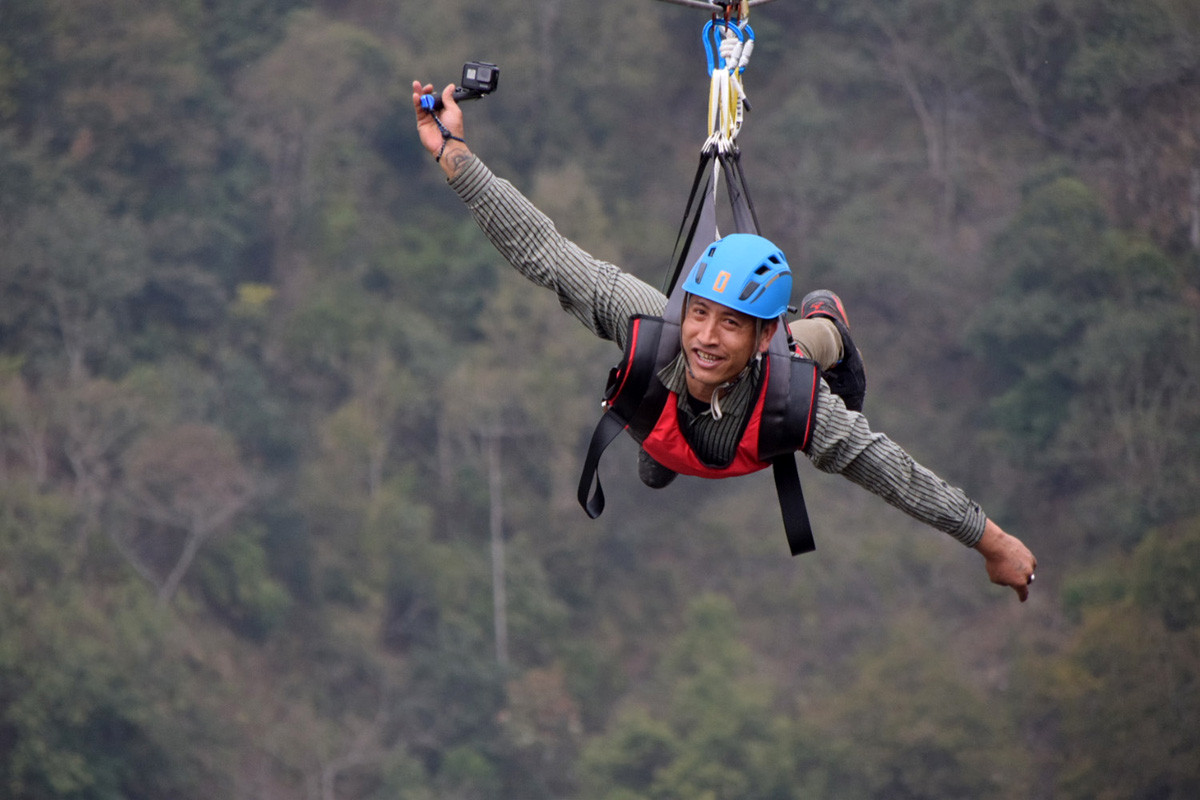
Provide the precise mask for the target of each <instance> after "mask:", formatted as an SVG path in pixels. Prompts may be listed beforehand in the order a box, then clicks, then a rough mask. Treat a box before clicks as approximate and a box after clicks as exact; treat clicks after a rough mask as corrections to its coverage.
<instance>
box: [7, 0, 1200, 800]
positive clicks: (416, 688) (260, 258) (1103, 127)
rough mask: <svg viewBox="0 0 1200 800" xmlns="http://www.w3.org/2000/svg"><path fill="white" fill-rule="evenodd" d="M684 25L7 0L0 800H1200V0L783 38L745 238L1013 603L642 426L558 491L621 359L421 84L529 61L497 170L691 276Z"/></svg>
mask: <svg viewBox="0 0 1200 800" xmlns="http://www.w3.org/2000/svg"><path fill="white" fill-rule="evenodd" d="M704 21H705V15H704V14H703V13H701V12H697V11H693V10H690V9H686V8H681V7H677V6H673V5H667V4H664V3H657V2H651V0H606V1H605V2H590V1H589V0H532V1H530V0H526V2H517V0H492V1H491V2H463V1H462V0H437V1H436V2H427V3H416V2H414V0H403V2H398V0H344V1H343V2H334V1H333V0H328V1H326V2H311V1H307V0H0V292H2V296H0V795H3V796H5V797H11V798H14V800H35V799H36V800H41V799H42V798H71V799H72V800H76V799H84V798H86V799H87V800H92V799H95V800H116V799H117V798H120V799H121V800H133V799H135V798H144V799H145V800H162V798H167V797H170V798H174V799H175V800H189V799H190V798H194V799H195V800H211V799H212V798H236V799H241V798H247V799H248V798H262V799H263V800H268V799H273V798H281V799H282V798H305V799H306V800H367V799H368V798H379V799H381V800H382V798H389V800H396V799H397V798H399V799H401V800H427V799H430V798H439V800H442V799H446V798H449V799H455V798H462V799H463V800H467V799H469V798H519V799H521V800H526V799H528V800H538V799H539V798H583V799H585V800H684V799H686V800H699V799H700V798H709V799H711V800H733V799H735V798H738V799H740V798H745V799H747V800H750V799H753V800H789V799H792V798H795V799H797V800H800V799H801V798H802V799H803V800H821V799H823V798H828V799H829V800H833V799H834V798H836V799H837V800H846V798H887V800H893V799H894V798H938V799H939V800H944V799H945V798H966V797H970V798H980V799H986V798H1011V797H1027V798H1080V800H1083V799H1084V798H1086V799H1087V800H1095V799H1096V798H1121V799H1122V800H1128V799H1129V798H1146V799H1147V800H1151V799H1152V800H1171V799H1173V798H1181V799H1182V798H1189V799H1190V798H1193V797H1196V796H1197V795H1198V794H1200V760H1198V759H1197V757H1196V754H1197V752H1200V735H1198V733H1197V731H1198V730H1200V728H1198V727H1197V724H1196V721H1197V720H1198V719H1200V459H1198V457H1197V453H1200V386H1198V379H1200V325H1198V312H1200V6H1198V5H1197V4H1196V3H1195V2H1194V1H1193V0H1142V2H1138V3H1129V2H1127V0H988V1H987V2H982V0H981V1H979V2H968V1H967V0H889V2H887V3H880V2H870V0H839V2H826V0H810V1H809V2H801V1H800V0H779V2H775V3H771V4H769V5H766V6H761V7H759V8H758V9H756V10H755V11H754V15H753V18H752V22H753V24H754V27H755V29H756V30H757V32H758V47H757V50H756V53H755V55H754V58H753V61H752V63H751V65H750V68H749V70H748V71H747V73H746V77H745V82H746V86H747V90H748V92H749V94H750V98H751V101H752V103H753V109H754V110H753V111H752V113H751V114H750V116H749V118H748V120H747V122H746V126H745V129H744V132H743V134H742V138H741V142H742V146H743V151H744V157H743V163H744V167H745V171H746V174H747V179H748V181H749V185H750V188H751V190H752V193H753V199H754V201H755V203H756V206H757V209H758V213H759V217H760V220H761V222H762V228H763V232H764V233H765V234H766V235H768V236H770V237H771V238H773V239H774V240H775V241H777V242H778V243H779V244H780V245H781V246H782V247H783V248H784V250H785V252H786V253H787V254H788V257H789V260H790V261H791V264H792V266H793V268H794V270H795V271H796V273H797V297H799V296H801V295H802V294H803V292H805V291H807V290H808V289H811V288H817V287H819V286H827V287H829V288H833V289H835V290H836V291H838V292H839V293H840V294H841V296H842V298H843V299H844V300H845V302H846V305H847V307H848V309H849V313H850V316H851V322H852V323H853V325H854V331H855V336H856V339H857V341H858V343H859V345H860V347H861V349H862V350H863V352H864V355H865V358H866V363H867V369H868V374H869V379H870V386H869V392H868V396H867V401H866V411H867V414H868V416H869V417H870V419H871V421H872V424H873V426H874V427H876V428H878V429H881V430H884V431H886V432H888V433H889V434H890V435H891V436H892V437H893V438H894V439H896V440H897V441H899V442H900V443H901V444H903V445H904V446H905V447H906V448H908V449H909V450H910V452H912V453H913V454H914V455H915V456H916V457H917V458H918V459H919V460H920V461H922V462H923V463H925V464H926V465H928V466H930V467H932V468H933V469H935V470H936V471H937V472H938V473H939V474H941V475H943V476H944V477H946V478H947V479H948V480H950V481H951V482H953V483H955V484H957V485H960V486H962V487H963V488H965V489H966V490H967V492H968V493H969V494H970V495H971V496H972V497H973V498H975V499H977V500H978V501H979V502H980V503H982V504H983V506H984V507H985V509H987V510H988V511H989V513H990V514H991V515H993V516H994V517H995V518H996V519H997V520H998V521H999V522H1000V523H1001V524H1002V525H1003V526H1004V527H1005V528H1006V529H1008V530H1009V531H1011V532H1012V533H1014V534H1016V535H1018V536H1020V537H1021V538H1022V539H1023V540H1024V541H1025V542H1026V543H1027V544H1029V546H1030V547H1031V548H1032V549H1033V550H1034V551H1035V552H1036V553H1037V555H1038V558H1039V562H1040V563H1039V568H1038V572H1037V575H1038V579H1037V583H1036V585H1035V587H1034V592H1033V596H1032V598H1031V599H1030V601H1029V602H1028V603H1026V604H1025V605H1021V604H1019V603H1018V602H1017V601H1016V598H1015V596H1014V595H1013V594H1012V593H1011V592H1010V591H1008V590H1004V589H1000V588H998V587H995V586H992V585H991V584H989V583H988V582H987V579H986V575H985V574H984V570H983V564H982V560H981V559H980V558H979V556H978V555H977V554H976V553H974V552H972V551H970V550H967V549H965V548H963V547H962V546H960V545H958V544H957V543H955V542H954V541H953V540H951V539H949V538H948V537H946V536H944V535H942V534H940V533H937V532H935V531H931V530H929V529H926V528H922V527H921V526H919V525H917V524H916V523H914V522H912V521H910V520H909V519H908V518H906V517H904V516H903V515H902V514H900V513H899V512H897V511H894V510H893V509H891V508H890V507H888V506H886V505H885V504H884V503H883V502H882V501H881V500H879V499H878V498H875V497H873V496H871V495H868V494H866V493H865V492H863V491H862V490H860V489H858V488H856V487H855V486H853V485H851V484H850V483H848V482H846V481H845V480H842V479H841V478H837V477H831V476H826V475H822V474H820V473H817V472H816V471H815V470H813V469H811V468H810V467H808V466H807V464H802V466H801V476H802V478H803V480H804V481H805V489H806V494H807V497H808V500H809V506H810V510H811V513H812V516H813V523H814V526H815V528H816V535H817V543H818V550H817V552H816V553H815V554H813V555H809V556H805V557H803V558H799V559H791V558H789V557H788V556H787V547H786V543H785V540H784V535H783V531H782V525H781V523H780V519H779V512H778V507H777V504H776V502H775V497H774V489H773V485H772V482H771V480H770V478H769V477H767V476H766V474H765V473H764V474H760V475H757V476H750V477H747V478H742V479H736V480H729V481H722V482H705V481H700V480H698V479H681V480H679V481H677V482H676V484H674V485H672V486H671V487H670V488H669V489H666V490H663V491H661V492H652V491H651V490H649V489H646V488H644V487H643V486H641V484H640V483H639V482H638V481H637V478H636V476H635V470H634V461H635V449H634V447H633V446H632V444H631V443H628V442H622V443H620V444H619V445H617V446H614V447H613V448H612V449H611V450H610V452H609V455H608V457H607V458H606V459H605V462H604V464H603V467H602V475H603V478H604V482H605V488H606V490H607V494H608V496H609V504H608V505H609V507H608V510H607V511H606V513H605V515H604V516H603V517H602V518H601V519H600V520H597V521H590V520H588V519H587V518H586V516H585V515H584V513H583V511H582V510H581V509H580V508H579V507H578V505H577V504H576V501H575V497H574V493H575V483H576V480H577V476H578V470H579V467H580V463H581V459H582V455H583V452H584V449H585V444H586V438H587V436H588V435H589V434H590V431H591V428H592V426H593V425H594V422H595V419H596V416H597V414H598V411H599V406H598V401H599V397H600V393H601V391H602V389H603V384H604V380H605V377H606V375H607V372H608V368H609V367H610V366H611V364H612V363H613V362H614V361H615V360H616V359H617V357H618V353H617V350H616V348H615V347H613V346H612V345H611V344H608V343H603V342H599V341H597V340H595V339H594V338H593V337H591V336H590V334H588V333H587V332H586V331H585V330H584V329H582V328H581V327H580V326H579V325H578V324H577V323H576V322H575V321H574V320H573V319H570V318H568V317H567V316H566V315H565V314H563V313H562V312H561V310H560V309H559V308H558V306H557V303H556V301H555V300H554V298H553V297H552V296H551V295H550V294H549V293H547V292H544V291H540V290H537V291H535V290H533V289H532V288H531V287H530V286H529V285H528V284H526V283H525V282H524V281H523V280H521V279H519V278H518V277H517V276H515V275H514V274H513V273H512V271H511V269H509V268H508V266H507V265H506V264H504V263H503V262H502V260H501V259H500V258H499V257H498V256H497V255H496V254H495V253H494V251H493V250H492V249H491V248H490V246H489V245H488V244H487V242H486V241H485V240H484V238H483V236H482V235H481V234H480V233H479V231H478V230H477V229H476V227H475V226H474V223H473V222H472V221H471V220H470V218H469V215H468V214H467V213H466V211H465V209H464V208H463V207H462V206H461V203H460V202H459V201H458V200H457V198H456V197H455V196H454V194H453V192H451V191H450V190H449V189H448V188H447V187H446V186H445V185H444V180H443V178H442V175H441V172H440V170H439V169H438V168H437V167H436V165H434V164H433V163H432V159H430V158H429V156H428V154H427V153H425V152H424V151H423V150H422V149H421V147H420V145H419V144H418V142H417V140H416V136H415V133H414V126H413V115H412V109H411V104H410V98H409V86H410V82H411V81H412V80H413V79H414V78H416V79H420V80H422V81H429V82H434V83H436V84H437V85H438V86H439V87H440V86H443V85H445V84H446V83H449V82H451V81H457V80H458V77H459V74H460V70H461V65H462V63H463V62H464V61H466V60H469V59H482V60H490V61H496V62H498V63H500V65H501V82H500V90H499V91H498V92H497V93H496V95H495V96H493V97H490V98H488V99H485V100H483V101H480V102H478V103H476V104H474V105H470V106H467V107H466V113H467V140H468V142H469V143H470V145H471V146H472V148H473V149H474V150H475V151H476V152H477V153H478V154H480V156H481V157H483V158H484V160H485V161H486V162H487V163H488V164H489V166H491V167H492V168H493V169H494V170H495V171H496V172H497V173H498V174H500V175H502V176H504V177H506V178H508V179H510V180H512V181H513V182H514V183H515V184H516V185H517V186H518V187H519V188H520V189H522V190H523V191H524V192H526V193H527V194H528V195H529V196H530V197H531V198H533V199H534V201H535V202H536V203H538V204H539V205H540V206H541V207H542V208H543V209H544V210H546V211H547V212H548V213H550V214H551V216H552V217H553V218H554V219H555V220H556V222H557V223H558V225H559V227H560V229H561V230H562V231H563V232H564V233H566V234H567V235H568V236H570V237H572V238H573V239H575V240H576V241H578V242H579V243H580V244H581V245H582V246H584V247H585V248H587V249H589V250H590V251H592V252H593V253H595V254H597V255H599V256H601V257H604V258H607V259H611V260H614V261H616V262H617V263H619V264H622V265H623V266H625V267H626V268H627V269H629V270H631V271H633V272H635V273H637V274H638V275H640V276H642V277H644V278H645V279H647V280H649V281H650V282H652V283H655V284H658V283H659V282H660V281H661V280H662V277H663V275H664V273H665V270H666V268H667V266H668V262H669V260H670V254H671V247H672V244H673V242H674V237H675V230H676V226H677V225H678V221H679V218H680V216H681V214H682V212H683V204H684V201H685V200H686V196H687V190H688V188H689V184H690V180H691V177H692V173H693V171H694V169H695V164H696V161H697V157H698V150H699V146H700V144H701V143H702V141H703V139H704V136H705V130H704V128H705V121H704V115H705V106H706V102H707V86H708V84H707V80H708V79H707V75H706V74H705V69H704V54H703V51H702V49H701V47H700V38H699V36H700V29H701V26H702V25H703V23H704ZM801 460H802V461H803V459H801ZM494 534H496V535H500V538H501V539H502V540H503V543H504V556H505V558H504V561H503V567H504V568H503V571H502V577H503V583H502V586H503V587H504V589H505V593H504V596H503V598H502V599H503V601H504V605H503V606H497V604H496V603H495V602H494V598H495V594H494V589H495V587H496V584H495V583H494V576H495V575H496V574H497V573H498V572H500V571H499V570H494V563H496V562H493V558H492V554H493V545H492V541H493V538H494ZM498 608H500V609H502V611H503V613H502V614H498V613H497V609H498ZM498 633H499V637H498V635H497V634H498Z"/></svg>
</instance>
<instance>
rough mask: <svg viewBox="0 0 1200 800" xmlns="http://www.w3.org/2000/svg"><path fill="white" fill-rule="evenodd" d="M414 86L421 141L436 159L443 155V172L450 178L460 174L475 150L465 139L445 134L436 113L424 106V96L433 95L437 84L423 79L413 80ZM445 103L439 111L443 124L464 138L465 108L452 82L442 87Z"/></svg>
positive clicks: (441, 160) (443, 102)
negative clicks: (458, 98)
mask: <svg viewBox="0 0 1200 800" xmlns="http://www.w3.org/2000/svg"><path fill="white" fill-rule="evenodd" d="M412 88H413V110H414V111H415V112H416V115H417V135H418V136H420V137H421V144H422V145H424V147H425V149H426V150H428V151H429V154H430V155H431V156H434V157H435V158H436V157H437V156H438V155H439V154H440V155H441V159H440V161H439V162H438V163H439V164H440V165H441V167H442V171H443V172H445V173H446V177H447V178H453V177H454V176H455V175H457V174H458V171H459V168H460V167H461V166H462V164H463V163H464V162H465V160H466V158H468V157H469V156H470V155H471V151H470V150H469V149H468V148H467V146H466V144H464V143H463V142H460V141H457V140H455V139H447V138H445V137H443V136H442V130H441V128H439V127H438V123H437V120H435V119H434V117H433V114H432V113H431V112H429V111H426V110H425V108H424V107H422V106H421V96H422V95H426V94H433V84H431V83H427V84H425V85H424V86H422V85H421V82H420V81H413V85H412ZM442 105H443V106H444V108H443V109H442V111H441V113H440V114H438V119H439V120H441V123H442V126H444V127H445V128H446V130H448V131H450V133H451V134H452V135H454V136H457V137H458V138H459V139H462V138H464V136H463V116H462V109H461V108H459V106H458V103H457V102H456V101H455V100H454V84H450V85H449V86H447V87H446V88H445V89H443V90H442Z"/></svg>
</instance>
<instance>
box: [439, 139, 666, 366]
mask: <svg viewBox="0 0 1200 800" xmlns="http://www.w3.org/2000/svg"><path fill="white" fill-rule="evenodd" d="M450 186H451V188H453V189H454V191H455V192H457V193H458V196H459V197H460V198H462V200H463V202H464V203H466V205H467V208H468V209H470V211H471V214H472V215H473V216H474V217H475V221H476V222H477V223H478V224H479V227H480V228H481V229H482V230H483V233H484V235H485V236H487V238H488V240H489V241H490V242H491V243H492V244H493V245H494V246H495V247H496V249H497V250H498V251H500V254H501V255H502V256H504V258H505V259H507V260H508V262H509V263H510V264H512V266H513V268H515V269H516V270H517V272H519V273H521V274H522V275H524V276H525V277H526V278H528V279H529V280H530V281H532V282H533V283H535V284H537V285H538V286H542V287H545V288H547V289H550V290H552V291H553V292H554V293H555V294H556V295H557V296H558V301H559V303H561V304H562V307H563V308H564V309H565V310H566V311H567V312H568V313H570V314H571V315H572V316H574V317H575V318H576V319H578V320H579V321H580V322H582V323H583V325H584V327H586V328H587V329H588V330H590V331H591V332H592V333H594V334H596V335H597V336H599V337H600V338H602V339H610V340H612V341H614V342H616V343H617V345H618V346H620V348H621V349H622V350H624V349H625V341H624V340H625V337H626V334H627V333H628V323H629V318H630V317H632V316H634V315H635V314H648V315H657V314H661V313H662V310H663V308H664V306H666V302H667V298H666V296H665V295H663V293H662V292H660V291H658V290H657V289H655V288H654V287H652V286H650V285H649V284H648V283H646V282H645V281H642V280H641V279H639V278H637V277H635V276H633V275H631V274H629V273H628V272H625V271H623V270H621V269H620V268H618V267H617V266H615V265H613V264H610V263H608V262H607V261H601V260H600V259H598V258H595V257H594V256H592V255H591V254H589V253H587V252H585V251H584V250H583V249H582V248H580V247H579V246H578V245H576V244H575V243H574V242H572V241H570V240H569V239H567V238H566V237H565V236H563V235H562V234H560V233H559V232H558V230H557V229H556V228H555V227H554V223H553V222H552V221H551V220H550V218H549V217H547V216H546V215H545V214H543V213H542V212H541V211H539V210H538V209H537V208H536V207H534V205H533V203H531V202H530V201H529V200H528V199H527V198H526V197H525V196H524V195H522V194H521V193H520V192H519V191H517V189H516V188H514V187H513V185H512V184H511V183H509V182H508V181H506V180H503V179H501V178H498V177H496V176H495V175H494V174H492V172H491V170H489V169H488V168H487V166H486V165H485V164H484V163H483V162H482V161H480V160H479V159H478V158H475V157H472V159H471V160H470V161H469V162H468V163H467V164H466V165H465V166H464V168H463V169H462V170H461V171H460V172H459V173H458V175H456V176H455V177H454V178H453V179H452V180H451V181H450Z"/></svg>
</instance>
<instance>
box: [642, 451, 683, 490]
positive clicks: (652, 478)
mask: <svg viewBox="0 0 1200 800" xmlns="http://www.w3.org/2000/svg"><path fill="white" fill-rule="evenodd" d="M678 474H679V473H678V472H675V470H671V469H667V468H666V467H664V466H663V465H662V464H660V463H658V462H657V461H655V460H654V458H653V457H652V456H651V455H650V454H649V453H647V452H646V451H645V450H638V477H639V478H641V479H642V483H644V484H646V485H647V486H649V487H650V488H651V489H661V488H663V487H664V486H666V485H667V484H668V483H670V482H671V481H673V480H675V476H676V475H678Z"/></svg>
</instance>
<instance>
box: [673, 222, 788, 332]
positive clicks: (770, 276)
mask: <svg viewBox="0 0 1200 800" xmlns="http://www.w3.org/2000/svg"><path fill="white" fill-rule="evenodd" d="M683 288H684V290H685V291H686V292H688V293H689V294H694V295H696V296H697V297H703V298H706V299H708V300H712V301H713V302H714V303H720V304H721V305H723V306H728V307H729V308H732V309H733V310H734V311H740V312H742V313H743V314H748V315H749V316H751V317H756V318H758V319H775V318H776V317H779V316H782V315H783V313H784V312H785V311H787V308H788V301H789V300H791V297H792V270H791V269H790V268H789V267H788V263H787V259H786V258H785V257H784V255H783V251H782V250H780V249H779V248H778V247H776V246H775V245H774V244H772V243H771V242H770V241H768V240H767V239H764V238H763V237H761V236H757V235H755V234H752V233H731V234H729V235H728V236H726V237H724V238H723V239H718V240H717V241H715V242H713V243H712V244H711V245H709V246H708V249H707V250H705V251H704V254H703V255H702V256H700V260H699V261H697V262H696V265H695V266H694V267H692V271H691V273H690V274H689V275H688V278H687V283H686V284H685V285H684V287H683Z"/></svg>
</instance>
